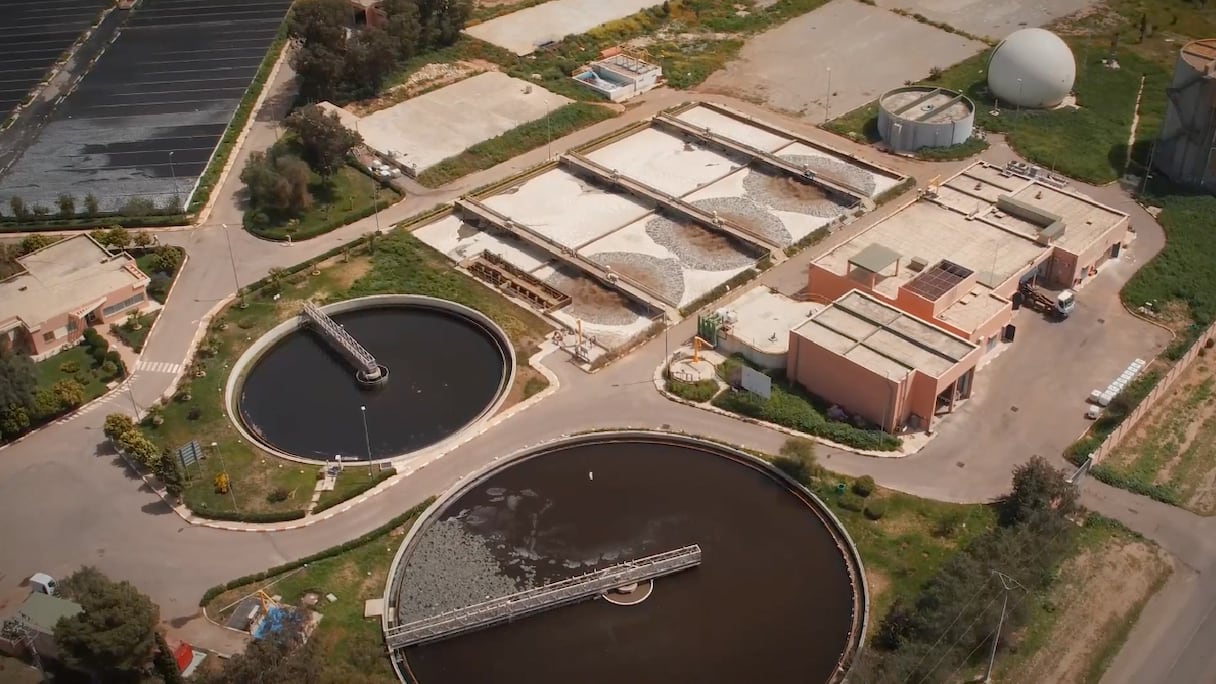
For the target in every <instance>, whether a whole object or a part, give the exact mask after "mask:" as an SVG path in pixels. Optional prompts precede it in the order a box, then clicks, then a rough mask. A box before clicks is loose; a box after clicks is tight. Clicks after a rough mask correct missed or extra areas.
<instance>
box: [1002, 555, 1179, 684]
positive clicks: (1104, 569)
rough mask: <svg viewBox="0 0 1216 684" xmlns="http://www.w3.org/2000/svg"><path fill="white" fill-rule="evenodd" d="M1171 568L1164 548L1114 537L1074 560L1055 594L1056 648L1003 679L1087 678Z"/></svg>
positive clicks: (1048, 641) (1052, 638)
mask: <svg viewBox="0 0 1216 684" xmlns="http://www.w3.org/2000/svg"><path fill="white" fill-rule="evenodd" d="M1171 570H1172V564H1171V562H1170V560H1169V558H1168V556H1166V555H1165V553H1164V552H1162V551H1160V550H1159V549H1157V548H1155V547H1152V546H1149V545H1148V544H1146V543H1144V542H1139V541H1135V542H1130V543H1126V542H1123V541H1118V540H1111V541H1108V542H1106V543H1105V544H1103V545H1101V546H1099V547H1098V548H1096V549H1094V550H1092V551H1087V552H1085V553H1082V554H1080V555H1078V556H1076V557H1074V558H1072V559H1071V560H1069V561H1068V562H1067V563H1065V564H1064V567H1063V568H1062V569H1061V574H1060V580H1059V581H1058V582H1057V583H1056V585H1055V587H1054V588H1053V589H1052V591H1051V595H1050V598H1049V601H1050V602H1051V604H1052V605H1054V606H1055V608H1054V612H1055V613H1056V615H1057V618H1056V620H1055V624H1054V625H1053V626H1052V628H1051V632H1050V634H1048V635H1047V637H1046V638H1045V639H1044V640H1043V643H1044V644H1051V647H1050V648H1039V649H1038V651H1037V652H1036V653H1035V654H1034V655H1033V656H1031V657H1030V658H1029V659H1027V660H1026V661H1025V662H1023V663H1020V664H1019V665H1018V666H1016V667H1015V668H1014V669H1013V671H1012V672H1010V673H1008V674H1007V675H1006V676H1005V677H1002V679H1003V680H1004V681H1008V682H1026V683H1027V684H1030V683H1032V682H1034V683H1037V682H1081V681H1085V679H1086V675H1087V673H1088V672H1089V669H1090V667H1092V665H1093V663H1094V660H1095V658H1098V657H1101V656H1102V655H1103V653H1104V652H1105V651H1106V650H1107V649H1108V648H1109V647H1110V645H1111V640H1112V639H1117V638H1119V637H1120V634H1121V633H1120V629H1119V627H1120V625H1121V624H1122V623H1123V622H1124V621H1125V620H1126V619H1127V617H1128V616H1129V614H1130V613H1131V612H1132V611H1133V610H1135V609H1137V607H1138V606H1140V605H1141V604H1142V603H1143V602H1144V601H1145V600H1147V599H1148V597H1149V595H1150V594H1151V593H1152V592H1153V591H1155V590H1156V588H1157V587H1158V586H1160V582H1161V581H1162V580H1164V579H1165V577H1166V576H1168V574H1169V573H1170V572H1171ZM1112 597H1118V600H1112Z"/></svg>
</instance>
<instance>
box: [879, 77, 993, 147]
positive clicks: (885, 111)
mask: <svg viewBox="0 0 1216 684" xmlns="http://www.w3.org/2000/svg"><path fill="white" fill-rule="evenodd" d="M974 127H975V105H974V104H973V103H972V102H971V100H970V99H968V98H967V97H966V96H965V95H963V94H962V93H957V92H955V91H953V90H946V89H945V88H933V87H930V86H907V87H904V88H896V89H894V90H890V91H887V92H886V93H884V94H883V96H882V97H880V98H879V99H878V133H879V135H881V136H882V139H883V141H884V142H886V143H887V145H888V146H889V147H890V148H891V150H892V151H894V152H915V151H916V150H919V149H921V148H922V147H950V146H951V145H959V144H962V143H965V142H967V140H968V139H969V138H971V133H972V130H973V129H974Z"/></svg>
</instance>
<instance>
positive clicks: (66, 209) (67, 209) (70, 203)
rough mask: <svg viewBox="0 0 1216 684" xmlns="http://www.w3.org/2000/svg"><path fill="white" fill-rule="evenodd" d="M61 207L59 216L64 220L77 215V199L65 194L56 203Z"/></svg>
mask: <svg viewBox="0 0 1216 684" xmlns="http://www.w3.org/2000/svg"><path fill="white" fill-rule="evenodd" d="M56 203H57V204H58V205H59V216H60V217H62V218H71V217H73V216H75V215H76V198H75V197H72V196H71V195H69V194H67V193H64V194H62V195H60V196H59V199H58V200H57V201H56Z"/></svg>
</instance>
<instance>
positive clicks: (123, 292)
mask: <svg viewBox="0 0 1216 684" xmlns="http://www.w3.org/2000/svg"><path fill="white" fill-rule="evenodd" d="M17 263H18V264H19V265H20V267H21V270H20V271H19V272H18V273H16V274H14V275H12V276H10V277H9V278H6V279H5V280H3V281H0V338H3V339H4V340H6V341H7V342H8V343H9V344H11V345H12V348H13V349H17V350H21V351H24V352H25V353H28V354H30V355H31V356H33V357H35V359H41V358H45V357H47V356H50V355H52V354H54V353H55V352H58V351H60V350H61V349H62V348H63V347H64V346H67V345H72V344H75V343H76V342H77V341H79V339H80V337H81V335H82V334H83V333H84V329H85V328H86V327H89V326H92V325H95V324H98V323H108V322H110V321H112V320H115V319H116V318H119V317H121V316H124V315H126V313H127V312H128V311H129V310H131V309H132V308H134V307H137V306H138V305H140V304H142V303H143V302H144V301H145V300H146V296H145V292H144V290H145V288H146V287H147V286H148V282H149V279H148V276H147V275H145V274H144V273H143V271H141V270H139V266H137V265H136V263H135V259H132V258H131V257H130V255H128V254H126V253H121V254H111V253H110V252H109V251H108V250H106V248H105V247H102V246H101V245H100V244H98V243H97V242H96V241H95V240H94V239H93V238H91V237H89V236H88V235H76V236H74V237H70V238H67V239H65V240H60V241H59V242H56V243H54V244H51V245H48V246H46V247H43V248H42V249H39V250H37V251H34V252H31V253H29V254H27V255H25V256H23V257H19V258H18V259H17Z"/></svg>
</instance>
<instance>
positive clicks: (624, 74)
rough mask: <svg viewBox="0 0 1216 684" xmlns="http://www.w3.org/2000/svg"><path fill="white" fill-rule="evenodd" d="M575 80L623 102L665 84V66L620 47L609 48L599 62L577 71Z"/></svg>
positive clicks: (605, 95) (613, 99)
mask: <svg viewBox="0 0 1216 684" xmlns="http://www.w3.org/2000/svg"><path fill="white" fill-rule="evenodd" d="M574 80H576V81H578V82H579V83H582V84H583V85H585V86H587V87H588V88H591V89H592V90H594V91H595V92H597V93H599V94H601V95H603V96H604V97H606V98H608V99H609V100H612V101H613V102H623V101H625V100H628V99H629V98H631V97H636V96H638V95H641V94H642V93H644V92H646V91H648V90H654V89H655V88H657V87H658V86H659V85H661V84H662V82H663V67H661V66H659V65H658V64H651V63H650V62H648V61H646V60H644V59H642V58H641V57H638V56H635V55H632V54H630V53H627V52H623V51H622V50H621V49H620V48H619V47H617V48H609V49H607V50H604V52H603V53H602V54H601V56H600V59H599V60H598V61H595V62H592V63H591V64H588V65H587V66H584V67H583V68H581V69H579V70H578V71H576V72H574Z"/></svg>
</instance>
